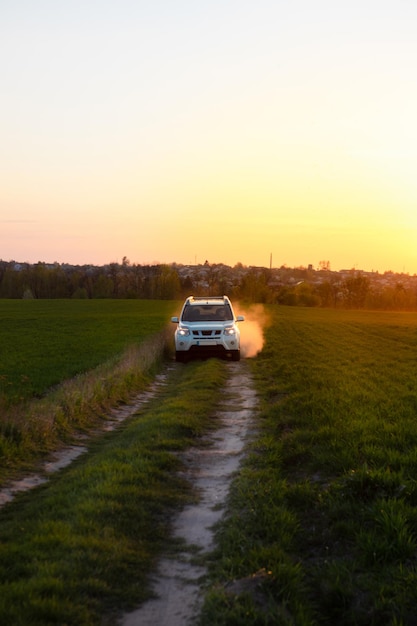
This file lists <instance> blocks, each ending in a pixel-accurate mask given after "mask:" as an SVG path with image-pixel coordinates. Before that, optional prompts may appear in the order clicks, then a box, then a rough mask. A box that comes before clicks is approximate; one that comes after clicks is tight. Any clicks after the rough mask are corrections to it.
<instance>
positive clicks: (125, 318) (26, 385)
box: [0, 300, 175, 483]
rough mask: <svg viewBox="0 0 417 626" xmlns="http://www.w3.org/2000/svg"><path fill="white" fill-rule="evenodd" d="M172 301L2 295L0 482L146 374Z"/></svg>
mask: <svg viewBox="0 0 417 626" xmlns="http://www.w3.org/2000/svg"><path fill="white" fill-rule="evenodd" d="M174 306H175V305H174V303H173V302H168V301H151V300H0V317H1V320H2V323H1V325H0V346H1V347H0V350H1V360H0V483H1V482H2V481H4V479H5V478H7V476H8V473H9V472H10V471H14V470H16V469H19V468H22V467H25V466H27V467H29V466H30V465H31V463H32V462H33V461H35V462H36V460H37V459H38V458H39V457H41V456H42V455H43V454H44V453H45V452H47V451H49V450H51V449H54V448H56V447H59V446H60V445H62V443H68V442H69V441H71V437H72V436H73V434H74V432H75V431H76V430H77V429H85V428H87V429H88V428H91V427H92V426H94V424H96V423H97V420H99V419H100V416H101V415H102V414H105V412H106V410H108V409H109V408H110V407H111V406H114V405H115V404H117V403H118V402H120V401H122V400H124V399H126V398H127V397H128V396H129V394H130V393H132V391H134V390H138V389H140V388H143V386H145V385H146V384H147V382H149V375H151V371H150V370H151V369H152V368H153V367H155V366H156V364H157V362H158V360H160V359H161V356H162V354H163V351H164V347H165V342H166V338H164V333H166V328H167V326H168V321H169V317H170V314H171V313H172V310H173V307H174Z"/></svg>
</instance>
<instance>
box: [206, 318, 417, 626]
mask: <svg viewBox="0 0 417 626" xmlns="http://www.w3.org/2000/svg"><path fill="white" fill-rule="evenodd" d="M271 314H272V315H273V323H272V324H271V326H270V327H269V329H268V331H267V344H266V347H265V349H264V351H263V352H262V353H261V354H260V355H259V357H258V358H257V359H256V360H254V362H253V367H254V372H255V374H256V378H257V385H258V389H259V393H260V396H261V401H262V410H261V414H260V419H259V428H260V431H259V437H258V439H257V441H256V442H255V443H254V445H253V448H252V449H251V453H250V455H249V458H248V460H247V462H246V464H245V466H244V468H243V471H242V472H241V474H240V476H239V477H238V479H237V480H236V482H235V484H234V486H233V490H232V497H231V502H230V510H229V515H228V517H227V521H226V522H225V523H224V524H223V525H222V526H221V527H220V529H219V533H218V540H219V549H218V551H217V552H216V553H215V554H214V558H213V564H212V579H213V581H214V583H215V582H216V581H217V585H216V584H214V585H213V587H212V588H211V590H210V591H209V593H208V594H207V599H206V603H205V606H204V610H203V615H202V619H201V623H202V624H203V625H207V626H208V625H210V626H213V625H218V626H220V625H226V624H241V625H242V626H243V625H245V624H247V625H250V626H254V625H258V624H259V625H261V624H262V625H269V624H270V625H272V624H273V625H276V624H282V625H290V624H291V625H292V624H297V626H313V625H315V626H317V625H320V624H323V625H324V624H340V625H345V626H354V625H355V626H371V625H375V626H382V625H387V626H388V625H390V626H399V625H403V626H406V625H411V624H414V623H415V610H416V606H417V585H416V582H417V567H416V563H417V561H416V554H417V507H416V505H417V480H416V467H417V420H416V414H417V357H416V354H417V320H416V319H415V316H413V315H410V314H386V313H378V314H372V313H359V312H340V311H339V312H338V311H318V310H314V311H313V310H306V309H304V310H303V309H297V310H295V309H291V310H288V309H285V308H278V307H272V308H271ZM232 581H234V582H232Z"/></svg>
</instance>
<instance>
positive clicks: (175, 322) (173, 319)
mask: <svg viewBox="0 0 417 626" xmlns="http://www.w3.org/2000/svg"><path fill="white" fill-rule="evenodd" d="M179 321H180V320H179V319H178V317H171V322H174V324H178V323H179Z"/></svg>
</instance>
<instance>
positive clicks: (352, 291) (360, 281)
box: [342, 272, 370, 309]
mask: <svg viewBox="0 0 417 626" xmlns="http://www.w3.org/2000/svg"><path fill="white" fill-rule="evenodd" d="M342 289H343V293H344V299H345V303H346V304H347V306H348V307H350V308H358V309H361V308H363V307H364V305H365V302H366V298H367V296H368V294H369V290H370V280H369V278H368V277H367V276H363V274H361V273H360V272H357V273H356V274H354V275H353V276H349V277H348V278H346V279H345V280H344V282H343V283H342Z"/></svg>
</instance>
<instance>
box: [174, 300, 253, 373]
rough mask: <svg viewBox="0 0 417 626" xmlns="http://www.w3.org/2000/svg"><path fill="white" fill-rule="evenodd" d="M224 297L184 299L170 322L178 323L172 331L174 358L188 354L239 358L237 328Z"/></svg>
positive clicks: (183, 357) (179, 358) (241, 316)
mask: <svg viewBox="0 0 417 626" xmlns="http://www.w3.org/2000/svg"><path fill="white" fill-rule="evenodd" d="M244 319H245V318H244V317H243V315H238V316H237V317H235V314H234V312H233V308H232V304H231V302H230V300H229V298H228V297H227V296H221V297H214V296H210V297H208V298H195V297H194V296H190V297H189V298H187V299H186V301H185V302H184V306H183V307H182V311H181V315H180V317H179V318H178V317H173V318H171V321H172V322H174V323H175V324H178V327H177V329H176V331H175V356H176V360H177V361H187V360H188V359H189V358H190V357H191V356H210V355H217V356H224V357H228V358H231V359H232V360H233V361H239V359H240V331H239V328H238V326H237V324H236V322H243V320H244Z"/></svg>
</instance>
